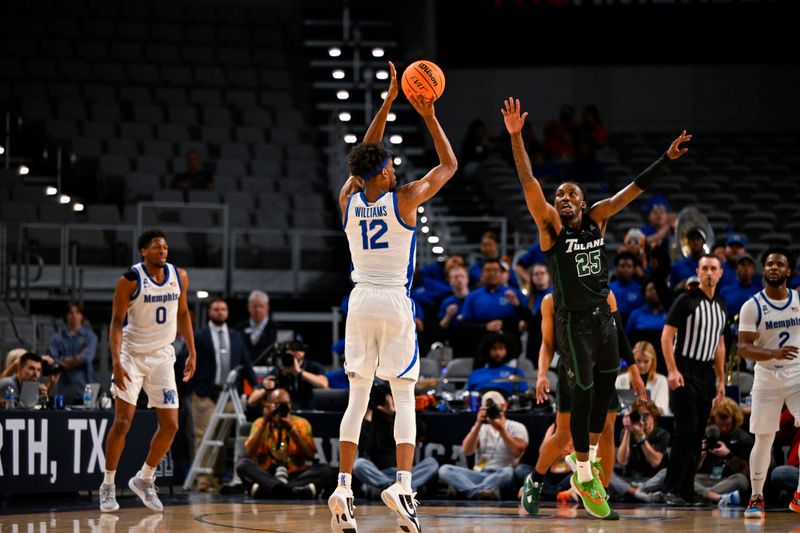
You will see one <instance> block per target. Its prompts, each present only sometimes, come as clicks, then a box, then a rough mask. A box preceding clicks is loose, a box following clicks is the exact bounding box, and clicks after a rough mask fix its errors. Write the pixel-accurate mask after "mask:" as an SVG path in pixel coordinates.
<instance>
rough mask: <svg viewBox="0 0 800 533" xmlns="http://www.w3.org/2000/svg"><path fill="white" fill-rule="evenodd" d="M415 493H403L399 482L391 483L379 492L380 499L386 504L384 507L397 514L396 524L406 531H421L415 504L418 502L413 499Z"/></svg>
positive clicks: (419, 532) (407, 532)
mask: <svg viewBox="0 0 800 533" xmlns="http://www.w3.org/2000/svg"><path fill="white" fill-rule="evenodd" d="M416 495H417V493H416V492H414V493H412V494H406V493H404V492H403V487H401V486H400V484H399V483H393V484H392V486H390V487H389V488H388V489H386V490H385V491H383V492H381V500H383V503H384V504H386V507H388V508H389V509H391V510H392V511H394V512H395V513H396V514H397V518H398V521H397V525H399V526H400V529H402V530H403V531H405V532H406V533H421V532H422V528H420V526H419V518H418V517H417V505H419V503H418V502H417V501H416V500H415V499H414V496H416Z"/></svg>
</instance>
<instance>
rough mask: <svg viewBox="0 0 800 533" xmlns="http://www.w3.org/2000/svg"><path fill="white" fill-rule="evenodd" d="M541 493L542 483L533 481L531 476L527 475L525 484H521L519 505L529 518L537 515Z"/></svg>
mask: <svg viewBox="0 0 800 533" xmlns="http://www.w3.org/2000/svg"><path fill="white" fill-rule="evenodd" d="M541 492H542V483H541V482H539V481H534V480H533V474H528V476H527V477H526V478H525V483H523V484H522V497H521V498H520V503H521V504H522V508H523V509H525V512H527V513H528V514H529V515H531V516H536V515H537V514H538V513H539V494H540V493H541Z"/></svg>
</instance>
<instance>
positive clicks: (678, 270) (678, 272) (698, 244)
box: [669, 228, 706, 291]
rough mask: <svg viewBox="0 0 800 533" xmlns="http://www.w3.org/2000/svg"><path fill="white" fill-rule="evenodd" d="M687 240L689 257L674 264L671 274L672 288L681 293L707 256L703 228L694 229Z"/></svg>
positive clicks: (687, 235)
mask: <svg viewBox="0 0 800 533" xmlns="http://www.w3.org/2000/svg"><path fill="white" fill-rule="evenodd" d="M686 238H687V240H688V241H689V257H683V258H681V259H679V260H677V261H675V262H674V263H673V264H672V270H671V271H670V274H669V281H670V287H672V289H673V290H675V291H681V290H683V289H684V288H685V287H686V279H687V278H689V277H691V276H694V275H695V274H696V273H697V266H698V264H699V261H700V258H701V257H703V254H705V245H706V231H705V230H704V229H702V228H692V229H690V230H689V231H688V232H687V234H686Z"/></svg>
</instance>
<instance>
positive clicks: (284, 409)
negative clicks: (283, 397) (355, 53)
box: [275, 403, 289, 418]
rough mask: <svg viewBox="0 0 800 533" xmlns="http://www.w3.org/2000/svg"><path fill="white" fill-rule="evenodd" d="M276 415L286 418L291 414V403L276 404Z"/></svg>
mask: <svg viewBox="0 0 800 533" xmlns="http://www.w3.org/2000/svg"><path fill="white" fill-rule="evenodd" d="M275 415H276V416H278V417H280V418H285V417H286V416H288V415H289V404H288V403H279V404H278V405H276V406H275Z"/></svg>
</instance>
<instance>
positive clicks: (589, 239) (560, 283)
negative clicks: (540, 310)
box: [544, 213, 609, 312]
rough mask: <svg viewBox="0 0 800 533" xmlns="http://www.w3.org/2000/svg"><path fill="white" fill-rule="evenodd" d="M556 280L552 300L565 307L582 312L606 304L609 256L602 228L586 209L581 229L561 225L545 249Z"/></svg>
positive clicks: (557, 305)
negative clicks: (550, 244) (556, 235)
mask: <svg viewBox="0 0 800 533" xmlns="http://www.w3.org/2000/svg"><path fill="white" fill-rule="evenodd" d="M544 255H545V257H546V258H547V265H548V268H549V269H550V277H551V278H552V280H553V303H555V305H556V307H557V308H558V309H560V310H563V311H570V312H582V311H589V310H592V309H596V308H598V307H601V306H603V305H605V304H606V299H607V298H608V291H609V288H608V258H607V257H606V249H605V242H604V240H603V235H602V234H601V233H600V228H599V227H598V226H597V224H595V222H594V221H593V220H592V219H591V218H590V217H589V216H588V215H587V214H586V213H584V215H583V217H582V219H581V227H580V229H579V230H575V231H571V230H569V229H568V228H567V226H562V228H561V233H559V235H558V237H556V242H555V244H554V245H553V246H552V248H550V249H549V250H547V251H545V252H544Z"/></svg>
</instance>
